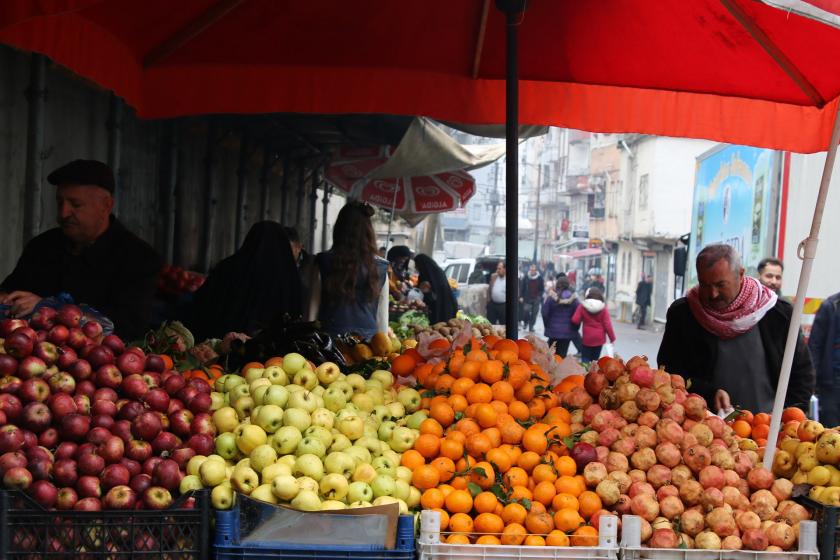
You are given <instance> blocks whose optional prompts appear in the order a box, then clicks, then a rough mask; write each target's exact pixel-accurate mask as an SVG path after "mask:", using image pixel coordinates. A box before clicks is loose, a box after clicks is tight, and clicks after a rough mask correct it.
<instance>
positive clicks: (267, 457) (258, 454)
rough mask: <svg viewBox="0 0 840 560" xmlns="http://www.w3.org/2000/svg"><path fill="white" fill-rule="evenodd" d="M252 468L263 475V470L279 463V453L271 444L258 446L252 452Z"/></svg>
mask: <svg viewBox="0 0 840 560" xmlns="http://www.w3.org/2000/svg"><path fill="white" fill-rule="evenodd" d="M250 458H251V468H252V469H254V470H255V471H257V472H258V473H262V471H263V469H264V468H266V467H267V466H269V465H273V464H274V463H275V462H276V461H277V452H276V451H275V450H274V448H273V447H271V446H270V445H269V444H267V443H264V444H262V445H258V446H257V447H256V448H255V449H254V450H253V451H251V455H250Z"/></svg>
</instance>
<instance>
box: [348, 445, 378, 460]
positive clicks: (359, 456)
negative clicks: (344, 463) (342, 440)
mask: <svg viewBox="0 0 840 560" xmlns="http://www.w3.org/2000/svg"><path fill="white" fill-rule="evenodd" d="M344 452H345V453H347V454H348V455H350V456H351V457H353V460H354V461H355V462H356V465H361V464H362V463H370V461H371V459H372V457H371V455H370V451H369V450H368V449H367V448H365V447H362V446H361V445H351V446H350V447H348V448H347V449H345V450H344Z"/></svg>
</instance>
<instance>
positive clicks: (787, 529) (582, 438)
mask: <svg viewBox="0 0 840 560" xmlns="http://www.w3.org/2000/svg"><path fill="white" fill-rule="evenodd" d="M531 351H532V348H531V347H530V345H529V344H528V343H527V342H525V341H518V342H514V341H510V340H498V339H496V338H494V337H485V338H484V339H482V340H475V339H474V340H472V341H471V342H470V343H469V344H467V345H466V346H465V347H463V348H458V349H455V350H454V351H452V352H450V353H449V354H448V356H447V357H446V358H445V359H444V360H442V361H440V362H438V363H437V364H431V363H423V362H422V361H417V356H416V353H415V354H404V355H403V356H402V357H401V358H400V359H398V360H395V362H394V364H393V369H394V370H395V371H398V372H402V371H404V370H408V369H411V372H412V373H413V375H414V376H415V377H416V378H417V380H418V381H419V382H420V383H421V384H422V385H423V386H424V387H426V388H427V389H428V392H427V393H424V403H423V404H424V408H427V409H428V411H429V416H430V418H431V420H429V421H427V423H424V424H423V425H421V428H420V431H421V434H422V435H421V436H420V437H419V438H418V439H417V441H416V442H415V445H414V449H413V450H412V451H411V452H406V453H404V454H403V464H406V465H408V466H410V467H411V468H412V470H413V473H414V474H413V482H414V484H415V486H417V487H418V488H420V489H421V490H423V495H422V497H421V504H422V506H423V507H424V508H428V509H436V510H438V511H440V512H441V531H443V532H446V533H449V536H448V537H447V538H446V540H447V542H454V543H466V542H476V543H487V544H532V545H543V544H558V545H564V544H572V545H576V544H578V545H579V544H587V545H592V544H595V543H596V542H597V538H596V537H597V531H596V530H595V527H597V525H598V523H597V522H598V519H599V518H600V516H601V515H603V514H605V513H615V514H618V515H623V514H633V515H638V516H639V517H641V518H642V535H641V538H642V542H643V543H645V545H647V546H650V547H657V548H702V549H733V550H735V549H749V550H777V551H779V550H790V549H791V548H792V547H793V546H794V545H795V543H796V539H797V535H798V523H799V521H801V520H803V519H808V517H809V514H808V512H807V510H806V509H805V508H804V507H802V506H801V505H799V504H797V503H795V502H793V501H792V500H791V499H790V498H791V493H792V488H793V485H792V483H791V481H789V480H786V479H776V478H775V476H774V475H773V473H771V472H770V471H768V470H766V469H764V468H763V467H761V466H759V465H758V460H759V453H758V451H759V448H758V446H757V444H756V443H755V442H754V441H753V440H749V439H744V438H741V437H739V436H737V435H736V434H735V432H734V430H733V428H732V427H730V426H728V425H727V424H726V423H725V422H724V421H723V420H722V419H721V418H719V417H717V416H714V415H711V414H710V413H709V411H708V410H707V408H706V403H705V400H704V399H703V398H702V397H700V396H699V395H696V394H691V393H689V392H688V389H687V388H686V384H685V383H684V381H683V379H682V378H681V377H680V376H677V375H669V374H668V373H667V372H665V371H664V370H661V369H660V370H653V369H651V368H650V367H649V365H648V364H647V361H646V360H645V359H644V358H641V357H637V358H633V359H632V360H630V361H629V362H628V363H627V364H624V363H622V362H621V361H619V360H616V359H612V358H603V359H601V360H600V361H599V363H598V364H597V366H594V367H593V369H592V371H590V373H588V374H587V375H586V377H585V378H583V379H581V378H571V379H567V380H564V381H563V383H562V384H561V385H562V387H558V388H557V389H555V391H557V392H558V393H559V394H560V398H559V400H560V402H559V403H558V397H557V395H556V394H555V393H554V392H552V391H551V390H550V388H549V387H548V379H547V376H545V374H544V373H543V372H542V371H541V369H540V368H539V367H538V366H535V365H534V364H533V363H531V362H530V358H531V356H530V353H531ZM412 360H414V363H413V364H412V363H409V362H411V361H412ZM409 366H412V367H409ZM558 405H560V406H558ZM569 410H571V412H569Z"/></svg>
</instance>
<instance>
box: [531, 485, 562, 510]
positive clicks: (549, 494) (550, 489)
mask: <svg viewBox="0 0 840 560" xmlns="http://www.w3.org/2000/svg"><path fill="white" fill-rule="evenodd" d="M533 493H534V499H535V500H537V501H538V502H540V503H541V504H543V505H544V506H546V507H548V505H549V504H551V502H552V500H553V499H554V496H555V495H557V490H555V489H554V484H553V483H551V482H549V481H547V480H544V481H542V482H539V483H537V485H536V486H534V490H533Z"/></svg>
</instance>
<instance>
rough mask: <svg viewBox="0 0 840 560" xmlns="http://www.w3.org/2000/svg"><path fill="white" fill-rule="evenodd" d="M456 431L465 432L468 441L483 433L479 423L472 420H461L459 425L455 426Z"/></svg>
mask: <svg viewBox="0 0 840 560" xmlns="http://www.w3.org/2000/svg"><path fill="white" fill-rule="evenodd" d="M455 429H456V430H458V431H459V432H463V434H464V435H465V436H467V439H469V438H470V437H472V436H474V435H476V434H478V433H479V432H480V431H481V426H479V425H478V422H476V421H475V420H473V419H472V418H461V419H460V420H458V423H457V424H455Z"/></svg>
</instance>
